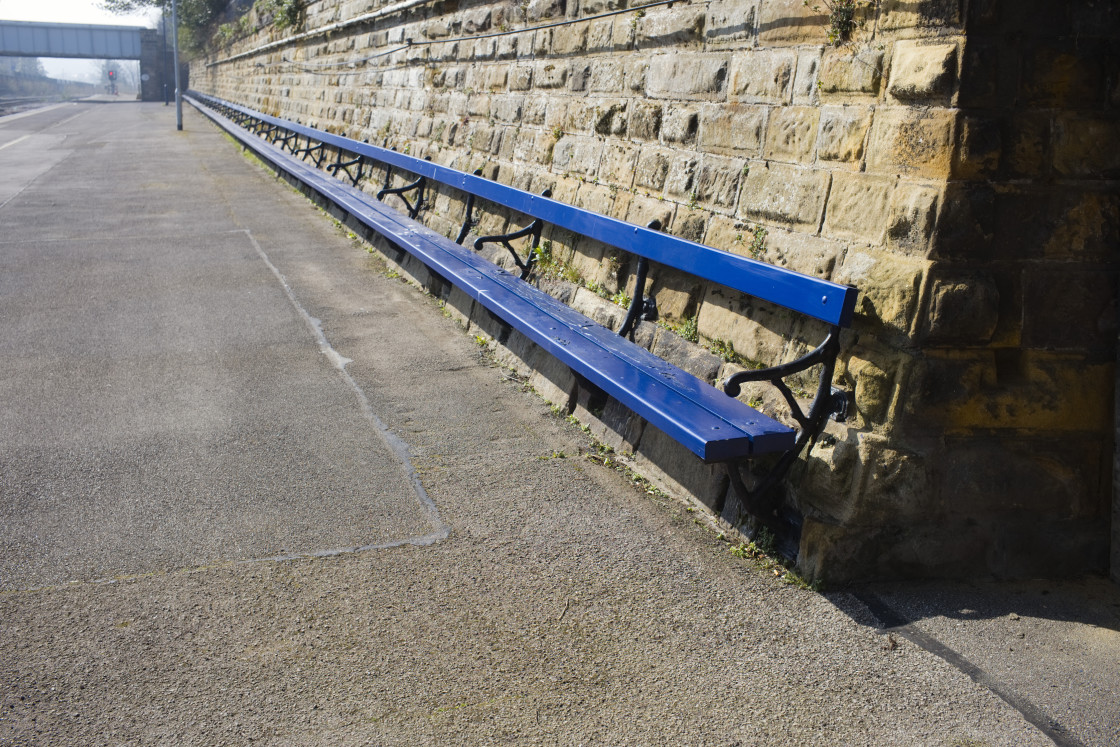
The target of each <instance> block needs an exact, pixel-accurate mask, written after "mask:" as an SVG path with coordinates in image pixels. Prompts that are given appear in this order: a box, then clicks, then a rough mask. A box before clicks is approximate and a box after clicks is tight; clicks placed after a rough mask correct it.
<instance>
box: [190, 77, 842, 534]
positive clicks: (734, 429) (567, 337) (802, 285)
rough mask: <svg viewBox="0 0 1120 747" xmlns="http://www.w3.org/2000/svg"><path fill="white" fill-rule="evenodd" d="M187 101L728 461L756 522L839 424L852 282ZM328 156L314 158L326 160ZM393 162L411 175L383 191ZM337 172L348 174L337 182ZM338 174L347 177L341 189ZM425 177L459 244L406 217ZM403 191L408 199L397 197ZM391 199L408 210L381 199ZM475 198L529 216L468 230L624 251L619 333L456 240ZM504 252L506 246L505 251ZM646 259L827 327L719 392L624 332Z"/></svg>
mask: <svg viewBox="0 0 1120 747" xmlns="http://www.w3.org/2000/svg"><path fill="white" fill-rule="evenodd" d="M187 100H188V101H189V102H190V103H192V104H193V105H195V106H196V108H198V109H199V111H201V112H202V113H203V114H205V115H206V116H208V117H209V118H210V119H212V120H213V121H214V122H216V123H217V124H218V125H219V126H221V127H222V128H223V129H225V130H226V131H227V132H229V133H230V134H231V135H232V136H233V137H234V138H236V139H237V140H238V141H240V142H241V143H242V144H243V145H244V146H245V147H247V148H249V149H250V150H252V151H253V152H254V153H255V154H256V155H257V156H259V157H260V158H262V159H263V160H265V161H266V162H268V163H270V164H271V165H272V166H273V167H274V168H276V169H278V170H279V171H281V172H284V173H287V174H288V175H290V177H292V178H294V179H296V180H298V181H299V182H302V183H303V184H304V185H306V186H307V187H308V188H310V189H311V190H313V191H314V192H315V193H317V194H318V195H320V196H321V197H322V198H323V199H325V200H327V201H330V202H333V203H334V204H336V205H337V206H339V208H341V209H342V210H344V211H346V212H347V213H348V214H349V215H350V216H352V217H353V218H354V219H356V220H358V221H360V222H361V223H362V224H364V225H365V226H367V227H368V228H369V229H372V230H373V231H374V232H376V233H377V234H379V235H380V236H381V237H383V238H384V239H385V240H386V241H388V242H389V243H390V245H392V246H394V247H397V248H398V249H400V250H403V251H405V252H408V253H409V254H411V255H412V256H413V257H415V258H416V259H418V260H419V261H420V262H423V263H424V264H425V265H426V266H427V267H428V268H429V269H430V270H431V271H432V272H434V273H436V274H437V275H438V276H440V277H441V278H443V279H444V280H446V281H447V282H449V283H451V284H453V285H455V286H457V287H458V288H460V289H461V290H462V291H463V292H464V293H466V294H467V295H468V296H470V297H471V298H472V299H473V300H474V301H476V302H477V303H479V304H481V305H482V306H483V307H484V308H486V309H487V310H489V311H490V312H491V313H492V314H494V315H495V316H497V317H498V318H499V319H501V320H502V321H503V322H504V323H506V324H508V325H509V326H510V327H512V328H514V329H517V330H518V331H519V332H521V333H522V334H523V335H525V336H526V337H527V338H528V339H530V340H531V341H532V342H534V343H536V344H537V345H539V346H540V347H541V348H543V349H544V350H546V351H547V352H548V353H550V354H551V355H553V356H555V357H556V358H557V359H558V360H560V361H561V362H563V363H564V364H565V365H566V366H568V367H569V368H570V369H571V370H572V371H573V372H574V373H575V374H576V375H577V376H578V377H579V378H580V380H581V382H582V383H584V385H585V386H589V387H594V388H597V389H598V390H600V391H601V392H604V393H606V394H608V395H610V396H611V397H613V398H615V399H616V400H618V401H619V402H620V403H622V404H623V405H625V406H626V407H628V408H630V409H631V410H632V411H633V412H635V413H637V414H638V415H640V416H641V417H642V418H644V419H645V420H646V421H647V422H648V423H650V424H652V425H654V426H655V427H657V428H659V429H660V430H661V431H663V432H664V433H665V434H667V435H668V436H670V437H671V438H673V439H674V440H676V441H677V442H679V443H680V444H682V445H683V446H684V447H685V448H687V449H688V450H689V451H691V452H692V453H694V454H695V455H696V456H697V457H698V458H699V459H701V460H703V461H704V462H706V463H717V462H718V463H724V464H726V465H727V466H728V474H729V476H730V480H731V485H732V487H733V489H734V490H735V492H736V493H737V494H738V496H739V497H740V500H741V501H742V503H743V504H744V506H746V507H747V508H748V510H750V511H752V512H754V513H756V514H759V515H760V516H762V518H763V519H765V516H766V514H767V513H768V512H771V511H773V509H774V504H773V502H772V501H770V500H768V499H767V496H768V495H769V494H770V493H771V492H772V488H773V487H774V486H775V485H776V484H777V483H778V482H779V481H780V480H781V479H782V477H783V476H784V475H785V473H786V471H787V470H788V469H789V467H790V465H791V464H792V463H793V461H794V460H795V459H796V458H797V456H798V454H800V452H801V451H802V450H803V449H804V448H805V446H806V445H807V444H808V443H810V442H811V441H812V440H813V439H815V438H816V437H817V436H818V435H819V434H820V431H821V429H822V428H823V426H824V423H825V421H826V420H827V418H829V417H835V418H837V419H842V418H843V417H844V415H845V414H846V409H847V402H848V397H847V394H846V393H845V392H842V391H839V390H835V389H833V388H832V386H831V382H832V376H833V372H834V369H835V362H836V357H837V354H838V352H839V334H840V330H841V329H842V328H844V327H847V326H850V324H851V319H852V314H853V309H854V306H855V302H856V297H857V290H856V289H855V288H852V287H850V286H843V285H837V284H835V283H831V282H828V281H825V280H821V279H820V278H815V277H811V276H808V275H803V274H800V273H796V272H793V271H790V270H786V269H783V268H780V267H774V266H772V265H768V264H766V263H763V262H759V261H755V260H751V259H748V258H745V257H740V256H737V255H734V254H730V253H727V252H723V251H719V250H717V249H713V248H711V247H707V246H703V245H701V244H697V243H694V242H691V241H687V240H684V239H680V238H677V237H674V236H671V235H668V234H665V233H662V232H660V231H659V230H657V227H656V226H650V227H642V226H636V225H633V224H630V223H626V222H624V221H620V220H617V219H614V218H610V217H608V216H604V215H600V214H598V213H593V212H590V211H587V210H582V209H579V208H576V207H572V206H570V205H567V204H564V203H562V202H558V201H556V200H553V199H551V198H550V197H548V196H547V195H534V194H531V193H528V192H525V191H523V190H519V189H516V188H513V187H509V186H506V185H504V184H500V183H497V182H494V181H490V180H488V179H485V178H483V177H481V176H480V175H479V174H478V173H477V172H476V173H475V174H467V173H464V172H461V171H457V170H455V169H451V168H448V167H445V166H440V165H437V164H434V163H431V162H430V161H426V160H421V159H418V158H415V157H412V156H409V155H406V154H402V153H398V152H396V151H393V150H389V149H386V148H382V147H378V146H375V145H370V144H369V143H361V142H358V141H355V140H352V139H349V138H344V137H341V136H338V135H334V134H331V133H329V132H324V131H322V130H317V129H313V128H310V127H306V126H303V125H300V124H298V123H295V122H291V121H287V120H283V119H279V118H276V117H271V116H269V115H266V114H263V113H261V112H257V111H254V110H251V109H248V108H246V107H242V106H238V105H236V104H232V103H230V102H226V101H222V100H220V99H216V98H214V97H210V96H206V95H203V94H199V93H196V92H190V93H189V94H188V96H187ZM329 155H333V158H334V160H333V161H331V162H329V163H326V166H325V170H324V161H326V160H328V156H329ZM375 166H376V167H379V168H383V169H385V182H384V187H383V188H382V189H381V190H380V192H379V193H378V196H377V198H376V199H375V198H374V197H372V196H371V195H369V194H368V193H366V192H364V191H362V190H361V189H358V188H357V185H358V184H359V183H360V182H361V180H362V179H368V178H369V177H370V176H372V169H373V168H374V167H375ZM393 169H397V170H398V174H399V173H401V172H403V173H408V174H411V175H413V176H414V177H415V180H414V181H411V182H410V183H409V184H406V185H404V186H403V187H397V188H393V187H392V186H391V178H390V177H391V175H392V173H393V171H392V170H393ZM343 175H345V177H346V179H345V181H344V180H343V178H342V177H343ZM347 182H348V183H347ZM431 183H436V184H442V185H445V186H447V187H451V188H453V189H455V190H459V191H461V192H463V193H465V194H466V195H467V196H468V198H467V209H466V217H465V219H464V224H463V227H462V230H460V232H459V236H458V239H457V240H452V239H450V238H448V237H445V236H443V235H441V234H439V233H437V232H435V231H433V230H431V229H429V228H427V227H426V226H424V225H423V224H422V223H420V222H419V221H418V220H416V218H417V217H418V215H419V213H420V212H421V210H422V209H423V208H424V206H425V205H426V199H425V190H426V189H428V188H429V187H430V185H431ZM411 193H414V194H412V197H411V199H410V198H409V197H408V195H409V194H411ZM389 195H397V196H398V197H400V198H401V199H402V200H403V201H404V204H405V206H406V207H407V210H408V212H407V215H406V214H402V213H401V212H399V211H398V210H396V209H394V208H392V207H390V206H389V205H387V204H386V203H385V202H383V201H381V200H382V199H383V198H386V197H388V196H389ZM476 198H478V199H483V200H486V201H489V202H491V203H494V204H496V205H500V206H504V207H506V208H509V209H511V210H513V211H517V212H519V213H522V214H524V215H526V216H529V217H531V218H533V219H535V220H534V222H533V224H532V225H530V226H529V227H527V228H526V229H524V230H522V231H519V232H516V233H514V234H509V235H506V236H486V237H480V238H479V239H478V240H477V241H476V244H481V243H483V242H485V241H496V242H500V243H505V244H506V246H507V247H509V241H510V240H512V239H513V238H514V237H516V236H521V235H528V234H532V242H533V246H535V245H536V241H538V240H539V238H540V227H541V224H542V222H543V223H549V224H552V225H554V226H557V227H560V228H564V229H567V230H569V231H571V232H573V233H575V234H578V235H581V236H586V237H589V238H592V239H595V240H597V241H600V242H603V243H604V244H607V245H610V246H613V247H616V248H618V249H621V250H623V251H626V252H630V253H632V254H634V255H636V256H637V257H638V259H639V261H638V268H637V273H636V275H637V278H636V288H635V293H634V297H633V301H632V303H631V306H630V309H629V313H628V315H627V319H626V322H625V323H624V324H623V326H622V329H621V334H616V333H613V332H611V331H610V330H608V329H606V328H605V327H603V326H601V325H599V324H597V323H596V322H593V321H591V320H590V319H588V318H587V317H586V316H584V315H582V314H580V313H579V312H577V311H575V310H574V309H572V308H571V307H569V306H567V305H565V304H563V303H561V302H560V301H558V300H557V299H555V298H553V297H552V296H550V295H548V294H547V293H544V292H543V291H541V290H539V289H538V288H537V287H535V286H534V285H532V284H531V283H529V282H527V281H526V280H527V278H529V276H530V275H531V273H532V270H533V264H532V263H533V259H534V256H535V255H534V253H533V252H530V253H529V256H528V258H527V259H523V258H521V257H517V256H516V253H514V255H515V257H516V259H517V263H518V266H519V268H520V269H521V272H520V274H519V275H515V274H512V273H511V272H509V271H507V270H505V269H502V268H500V267H498V266H497V265H495V264H492V263H491V262H489V261H487V260H486V259H484V258H483V257H481V256H480V255H479V254H477V253H475V252H474V251H471V250H470V249H468V248H466V247H463V246H461V245H460V243H461V242H462V241H463V239H464V238H465V237H466V236H467V234H468V229H469V228H470V227H471V216H472V206H473V202H474V200H475V199H476ZM510 250H511V252H512V251H513V250H512V247H510ZM649 262H657V263H659V264H661V265H665V266H668V267H672V268H675V269H678V270H681V271H684V272H686V273H689V274H691V275H695V276H697V277H700V278H704V279H706V280H709V281H713V282H716V283H719V284H722V285H724V286H726V287H728V288H731V289H734V290H737V291H741V292H743V293H746V294H749V295H751V296H754V297H756V298H760V299H763V300H765V301H769V302H771V303H774V304H778V305H780V306H784V307H786V308H788V309H791V310H793V311H795V312H798V313H800V314H804V315H806V316H810V317H813V318H815V319H819V320H821V321H823V322H825V323H827V324H828V325H829V327H830V332H829V334H828V335H827V337H826V339H825V341H824V342H823V343H821V345H820V346H818V347H817V348H816V349H815V350H813V351H812V352H810V353H809V354H808V355H806V356H804V357H802V358H800V359H799V360H797V361H793V362H790V363H786V364H783V365H779V366H774V367H772V368H765V369H761V370H748V371H743V372H741V373H739V374H736V375H734V376H732V377H730V378H729V379H728V380H727V381H726V382H724V386H723V391H720V390H719V389H717V388H715V387H712V386H711V385H709V384H707V383H706V382H703V381H700V380H699V379H697V378H696V377H694V376H693V375H692V374H690V373H688V372H686V371H684V370H682V369H680V368H678V367H677V366H674V365H672V364H670V363H668V362H667V361H665V360H663V359H661V358H659V357H658V356H656V355H654V354H652V353H651V352H649V351H648V350H646V349H645V348H643V347H641V346H639V345H637V344H635V343H633V342H632V341H631V340H630V339H628V335H629V333H631V332H632V330H633V327H634V324H635V322H636V320H637V319H638V318H639V316H640V315H641V314H642V312H643V309H645V308H647V306H646V299H645V298H644V295H643V294H644V284H645V276H646V272H647V268H648V263H649ZM818 364H820V365H822V373H821V378H820V381H819V385H818V388H817V392H816V397H815V399H814V401H813V403H812V405H811V406H810V407H809V411H808V412H807V413H806V412H804V411H803V410H802V408H801V407H800V405H799V404H798V402H797V401H796V399H795V397H794V395H793V393H792V392H791V390H790V389H789V387H788V386H787V385H786V384H785V383H784V381H783V379H784V378H785V377H788V376H790V375H792V374H795V373H800V372H802V371H805V370H807V369H808V368H809V367H811V366H814V365H818ZM748 381H768V382H770V383H772V384H773V385H774V386H776V387H777V388H778V390H779V391H780V392H781V393H782V395H783V396H784V398H785V400H786V402H787V403H788V404H789V406H790V412H791V414H792V416H793V418H794V419H795V420H796V421H797V423H798V426H799V427H798V428H797V429H793V428H790V427H787V426H786V425H784V424H782V423H780V422H778V421H776V420H774V419H772V418H770V417H768V416H766V415H764V414H762V413H760V412H758V411H756V410H755V409H753V408H752V407H750V406H748V405H747V404H745V403H743V402H742V401H740V400H739V399H736V397H737V396H738V394H739V392H740V387H741V385H742V384H743V383H746V382H748ZM768 454H775V455H780V456H779V458H778V459H777V461H776V463H775V464H774V465H773V466H772V468H771V469H770V471H769V473H768V474H767V475H766V476H765V477H763V478H762V479H761V480H757V481H755V484H754V485H753V486H752V487H751V488H749V489H748V487H747V485H746V482H745V481H744V479H743V476H742V473H741V471H740V464H741V463H742V462H743V461H744V460H750V459H753V458H755V457H758V456H762V455H768Z"/></svg>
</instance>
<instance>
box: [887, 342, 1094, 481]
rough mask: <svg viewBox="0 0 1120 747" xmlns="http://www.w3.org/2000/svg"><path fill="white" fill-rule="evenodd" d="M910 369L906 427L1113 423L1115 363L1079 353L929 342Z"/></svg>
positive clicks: (1041, 428)
mask: <svg viewBox="0 0 1120 747" xmlns="http://www.w3.org/2000/svg"><path fill="white" fill-rule="evenodd" d="M915 368H916V370H915V376H914V378H913V380H911V381H910V382H908V383H907V385H906V391H907V393H908V397H907V402H906V410H907V413H908V416H909V415H912V416H913V417H907V428H908V430H910V429H913V430H915V431H917V430H918V429H919V428H921V429H924V430H927V431H929V432H930V433H940V432H949V433H956V434H970V433H973V432H975V431H977V430H980V431H990V430H992V429H1000V430H1007V431H1018V432H1021V433H1038V432H1049V433H1065V432H1071V431H1080V432H1086V433H1109V432H1110V429H1112V428H1113V427H1114V423H1113V421H1112V410H1111V404H1110V403H1111V401H1112V396H1113V392H1112V389H1113V388H1114V386H1115V376H1114V371H1113V366H1112V364H1111V363H1104V362H1102V361H1099V360H1097V361H1093V360H1089V359H1088V358H1087V357H1086V356H1085V355H1084V354H1077V353H1060V352H1046V351H1039V350H1025V349H1022V348H1016V349H1011V348H1006V349H998V350H938V349H935V348H930V349H927V350H926V353H925V355H924V357H923V359H922V362H921V365H920V366H916V367H915ZM1001 474H1002V470H1001Z"/></svg>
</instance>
